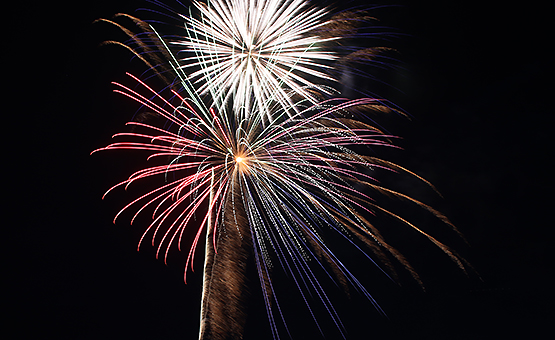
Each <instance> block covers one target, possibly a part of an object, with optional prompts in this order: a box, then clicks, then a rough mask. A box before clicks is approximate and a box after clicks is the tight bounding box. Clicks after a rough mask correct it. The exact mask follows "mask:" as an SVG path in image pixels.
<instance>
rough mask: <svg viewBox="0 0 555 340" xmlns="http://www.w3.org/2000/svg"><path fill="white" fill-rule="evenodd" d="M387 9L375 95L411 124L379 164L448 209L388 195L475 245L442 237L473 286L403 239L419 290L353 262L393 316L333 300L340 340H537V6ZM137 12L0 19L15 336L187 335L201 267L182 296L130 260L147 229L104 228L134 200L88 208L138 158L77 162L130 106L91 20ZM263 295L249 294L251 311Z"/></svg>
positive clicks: (90, 7)
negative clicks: (429, 212)
mask: <svg viewBox="0 0 555 340" xmlns="http://www.w3.org/2000/svg"><path fill="white" fill-rule="evenodd" d="M386 4H400V5H403V6H402V7H390V8H385V9H380V10H376V11H375V13H374V15H375V16H376V17H378V18H379V19H380V20H381V21H380V24H383V25H385V26H389V27H394V28H396V29H397V31H398V32H400V33H402V35H400V37H399V38H397V39H394V40H392V41H390V42H384V45H386V46H391V47H394V48H396V49H397V51H398V52H397V54H396V58H397V59H399V60H400V62H399V63H398V65H399V66H400V67H399V68H397V69H396V70H391V71H388V72H387V73H384V74H385V77H387V82H388V83H390V84H391V85H393V86H394V87H396V88H398V89H399V90H394V89H392V88H386V89H382V91H383V92H384V93H383V95H384V96H385V97H387V98H389V99H391V100H393V101H394V102H395V103H396V104H398V105H399V106H401V107H402V108H403V109H405V110H406V111H407V112H409V113H410V114H411V116H412V119H411V120H408V119H405V118H400V117H398V118H384V120H382V121H380V120H379V119H377V121H378V122H380V123H382V124H383V126H385V127H386V128H387V129H388V130H389V131H390V132H392V133H394V134H396V135H399V136H402V137H403V139H402V140H401V141H400V142H399V144H400V145H401V146H402V147H403V148H404V151H402V152H399V153H394V154H391V157H393V158H394V160H395V161H396V162H398V163H399V164H401V165H403V166H406V167H407V168H409V169H411V170H413V171H415V172H416V173H418V174H419V175H421V176H423V177H425V178H426V179H428V180H430V181H431V182H432V183H433V184H434V185H435V186H436V187H437V189H438V190H439V191H440V192H441V193H442V195H443V198H439V197H437V196H435V195H434V193H433V192H432V191H430V190H429V189H428V188H426V187H423V186H419V185H414V184H413V183H412V182H410V183H403V182H400V183H397V185H398V186H399V187H400V188H401V189H403V190H406V191H405V192H407V193H409V194H411V195H413V196H415V197H416V198H419V199H422V200H423V201H425V202H426V203H430V204H431V205H433V206H434V207H437V208H438V210H440V211H442V212H444V213H445V214H446V215H447V216H448V217H449V218H450V220H451V221H452V222H453V223H454V224H455V225H456V226H457V227H458V228H459V229H460V230H461V231H462V232H463V233H464V234H465V236H466V237H467V239H468V243H469V245H470V246H468V245H465V243H464V242H462V241H461V240H460V239H458V238H457V237H456V236H454V234H453V233H449V232H444V233H441V231H440V235H442V236H443V237H444V240H445V241H446V243H448V244H450V245H452V246H453V247H454V248H455V249H456V250H457V251H459V252H460V253H461V254H462V255H464V256H465V257H466V258H467V259H468V260H469V261H470V262H471V263H472V265H473V266H474V267H475V269H476V271H477V272H478V274H479V275H478V274H475V273H472V272H470V273H469V275H468V276H465V275H464V274H463V273H462V272H461V271H460V270H458V269H457V268H456V266H455V265H454V264H452V263H450V262H449V260H448V259H446V257H445V256H444V255H443V254H442V253H441V252H440V251H438V250H437V249H435V248H434V247H433V246H431V245H430V244H429V242H428V243H426V242H424V241H422V240H418V241H415V242H413V240H412V239H411V238H410V236H411V235H412V234H409V235H407V236H406V237H400V238H399V242H400V243H401V244H402V245H404V247H405V248H400V250H401V251H402V252H403V251H404V250H405V251H406V253H407V257H409V260H412V261H413V263H414V265H415V267H417V268H418V269H419V271H420V273H421V276H422V279H423V281H424V284H425V285H426V292H422V291H421V290H420V289H419V288H418V287H417V285H416V284H415V283H414V282H412V281H411V280H410V277H409V276H403V275H401V284H402V285H401V286H398V285H395V284H393V283H391V282H389V281H388V280H387V279H385V278H384V277H380V275H378V274H377V273H376V272H375V271H374V270H373V269H371V264H370V263H368V262H367V261H363V260H361V259H362V257H360V258H359V260H357V259H356V258H355V259H351V262H352V264H353V265H355V267H356V268H357V269H356V271H357V273H358V274H360V275H361V279H362V281H363V282H364V283H366V286H367V288H368V290H369V291H370V292H371V293H373V294H374V296H375V298H376V299H377V300H378V302H379V303H380V305H381V306H382V308H383V309H384V310H385V311H386V313H387V314H388V317H389V319H387V318H384V317H382V316H380V315H378V314H377V313H376V312H375V311H374V310H373V308H372V306H371V305H370V304H369V303H362V302H361V301H360V299H359V298H356V297H353V298H352V300H348V301H347V302H343V303H340V308H341V309H342V310H343V312H344V314H343V315H344V320H345V323H346V324H347V327H348V330H349V337H348V338H349V339H386V338H387V339H415V340H416V339H502V338H504V337H507V336H512V337H517V336H519V337H526V338H534V337H536V336H538V335H540V334H543V332H546V331H547V325H548V323H551V322H552V320H553V317H554V316H555V315H554V312H553V303H554V302H555V301H554V299H553V297H554V296H553V295H554V294H553V290H552V287H553V274H554V273H553V264H552V262H550V261H548V244H549V243H550V241H551V238H549V237H548V235H550V233H549V231H550V229H552V227H553V221H552V219H551V218H550V216H549V214H548V213H549V211H550V208H551V207H552V203H553V200H552V198H551V190H552V188H553V185H552V178H551V176H548V174H551V171H550V165H549V163H550V161H549V159H551V158H552V151H551V150H552V149H551V148H550V146H551V139H552V138H551V134H550V133H551V131H550V130H549V128H550V122H551V121H552V119H551V113H552V106H551V105H550V104H551V103H548V98H550V97H549V96H551V95H552V91H550V89H551V90H552V86H550V85H549V84H551V83H548V80H552V79H550V78H548V75H547V73H548V72H547V69H548V66H551V63H552V59H550V58H549V57H548V56H547V51H548V50H549V49H550V48H551V47H550V46H549V45H548V42H550V41H551V40H552V37H551V36H548V35H547V34H546V31H545V30H544V27H543V25H544V24H545V23H547V22H548V21H547V20H546V19H545V18H543V15H544V13H546V12H547V7H544V8H541V7H537V6H533V5H531V4H529V3H525V4H520V3H504V4H502V7H493V6H487V5H485V4H484V3H479V2H476V3H474V4H472V3H469V2H463V1H456V2H451V1H442V2H440V1H435V2H434V1H420V2H417V1H414V2H409V3H404V2H402V1H397V2H386ZM144 6H145V4H144V3H142V2H139V3H137V2H133V1H121V0H115V1H95V2H91V3H88V4H84V3H80V2H74V3H73V4H70V5H67V2H65V1H63V2H62V1H60V2H59V4H57V3H51V2H50V3H49V2H38V1H33V2H26V3H24V4H23V5H22V6H20V8H14V9H13V10H7V11H6V16H8V17H9V18H7V19H8V22H11V24H10V25H9V27H10V28H11V30H9V32H10V33H9V34H8V35H9V36H11V37H12V38H15V40H14V43H9V42H10V41H11V39H10V40H9V41H8V42H6V43H5V46H4V50H5V52H4V53H3V54H4V55H7V56H8V59H9V60H8V61H7V62H6V64H5V65H6V67H5V68H6V69H7V71H8V75H10V76H9V79H13V80H14V83H13V88H11V89H10V90H9V92H8V96H7V98H6V101H5V104H6V109H5V110H4V114H5V116H7V117H8V122H9V125H8V126H5V127H7V129H8V131H9V136H12V137H10V138H9V139H8V140H7V141H6V143H5V147H7V149H8V150H10V155H11V152H13V156H9V158H6V157H5V158H4V164H6V165H7V167H9V168H10V171H9V176H10V177H9V179H8V180H7V181H6V187H8V188H15V191H14V192H12V189H8V195H6V196H8V197H9V198H8V199H9V202H10V203H9V204H8V206H7V211H6V212H5V222H4V229H6V230H8V234H7V235H12V233H13V234H14V236H9V237H5V238H4V243H5V244H7V249H8V250H10V252H9V254H8V256H5V257H4V260H5V262H6V263H7V267H8V270H9V273H8V274H4V276H5V278H6V280H7V281H9V283H10V287H13V288H10V289H9V291H5V296H6V297H5V299H6V298H7V301H8V306H9V307H8V310H9V311H10V312H9V314H10V316H11V317H13V322H10V324H13V325H15V326H16V329H17V332H18V334H20V336H21V337H20V338H22V339H27V338H31V336H33V337H39V338H41V339H137V340H138V339H167V340H170V339H196V337H197V334H198V322H199V320H198V319H199V317H198V310H199V299H200V294H199V291H200V282H199V281H200V278H201V276H202V273H201V270H198V271H197V272H196V273H194V274H190V275H189V278H191V281H192V282H191V283H190V284H188V285H185V284H184V283H183V280H182V275H183V265H182V263H181V261H180V259H175V260H173V261H172V260H170V265H169V266H165V265H164V264H163V262H162V261H157V260H156V259H154V254H153V253H154V252H153V251H152V249H149V248H148V247H145V249H144V250H141V252H136V251H135V249H136V244H137V242H138V240H139V238H140V235H141V234H142V232H143V230H144V229H143V228H142V226H141V225H134V226H129V225H128V223H127V221H126V220H121V221H119V222H118V223H117V224H116V225H113V224H112V223H111V221H112V218H113V216H114V215H115V213H117V211H118V210H119V209H120V208H121V207H123V205H124V204H126V203H128V202H129V201H130V199H131V198H132V197H133V196H131V195H126V194H125V193H123V192H122V191H119V192H116V193H114V194H112V195H111V196H109V197H108V198H107V199H106V200H104V201H102V200H101V196H102V194H103V193H104V191H105V190H106V189H108V188H109V187H110V186H112V185H113V184H115V183H117V182H119V181H121V180H123V179H125V178H126V177H127V176H128V175H129V174H130V173H131V172H132V171H133V170H134V168H133V166H139V165H138V164H140V162H141V161H142V159H143V158H144V157H142V156H140V157H138V156H137V155H134V154H133V153H132V152H124V153H113V154H111V153H109V152H107V153H103V154H95V155H93V156H89V153H90V152H91V151H92V150H93V149H96V148H99V147H103V146H106V145H107V144H108V143H109V142H110V137H111V135H112V134H114V133H117V132H120V131H122V130H123V128H124V127H123V124H124V123H125V122H126V121H128V120H130V119H131V118H132V116H133V114H134V112H135V110H136V106H132V107H131V106H130V101H129V100H126V99H125V98H123V97H122V96H118V95H117V94H114V93H112V90H113V89H114V87H113V86H112V85H111V84H110V82H111V81H122V80H123V79H125V72H126V71H131V72H134V73H135V74H140V72H141V71H143V70H144V68H141V65H140V63H138V62H137V61H136V60H135V61H130V55H129V53H128V52H126V51H124V50H123V49H121V48H118V47H115V46H107V47H106V46H105V47H99V46H98V44H99V43H100V42H101V41H102V40H106V39H118V38H119V37H121V35H117V34H116V30H113V29H109V28H107V27H106V26H105V25H104V26H103V25H98V24H95V25H93V24H92V22H93V21H94V20H95V19H97V18H101V17H103V18H109V17H111V15H113V14H114V13H118V12H125V13H130V14H135V15H137V16H139V17H140V16H141V14H140V13H135V12H134V10H135V9H136V8H138V7H144ZM146 6H152V5H148V4H146ZM511 6H512V7H511ZM544 6H547V3H546V4H545V5H544ZM18 7H19V6H18ZM13 32H15V35H14V34H13ZM12 72H13V76H12ZM12 90H13V92H14V94H13V95H12V94H11V91H12ZM13 100H15V101H16V103H14V104H10V102H11V101H13ZM12 121H13V122H12ZM409 213H410V214H412V213H413V212H412V211H411V212H409ZM415 214H417V213H415ZM422 214H424V215H425V213H424V212H422ZM14 215H15V216H14ZM417 218H418V217H417ZM423 221H424V222H425V221H427V220H426V219H424V220H423ZM386 222H387V221H385V222H384V223H386ZM347 256H348V257H349V256H350V255H349V254H348V255H347ZM177 257H179V256H177ZM197 268H199V269H200V268H202V267H201V266H200V265H199V266H198V267H197ZM366 268H369V269H368V270H366ZM254 284H255V285H256V284H257V282H254ZM258 297H259V296H258V295H257V291H253V299H256V298H258ZM259 302H260V301H257V300H254V302H253V303H252V306H250V307H249V308H251V310H252V311H253V312H252V313H251V314H252V315H253V317H252V319H249V320H248V322H247V328H248V329H247V335H246V338H248V339H269V338H271V336H270V333H269V330H268V327H267V321H266V317H265V312H264V310H263V308H262V307H261V306H260V305H259V304H258V303H259ZM293 318H296V316H294V317H293ZM8 320H10V319H8ZM305 324H306V327H305V326H304V325H305ZM292 329H293V331H295V332H298V334H299V336H298V337H294V339H310V338H314V339H319V337H318V335H317V334H314V337H311V336H310V334H313V333H314V326H313V325H312V324H310V322H309V320H306V322H305V323H301V322H299V323H295V322H293V324H292ZM261 334H262V335H261ZM328 339H336V337H335V336H334V335H333V333H332V335H330V337H329V338H328Z"/></svg>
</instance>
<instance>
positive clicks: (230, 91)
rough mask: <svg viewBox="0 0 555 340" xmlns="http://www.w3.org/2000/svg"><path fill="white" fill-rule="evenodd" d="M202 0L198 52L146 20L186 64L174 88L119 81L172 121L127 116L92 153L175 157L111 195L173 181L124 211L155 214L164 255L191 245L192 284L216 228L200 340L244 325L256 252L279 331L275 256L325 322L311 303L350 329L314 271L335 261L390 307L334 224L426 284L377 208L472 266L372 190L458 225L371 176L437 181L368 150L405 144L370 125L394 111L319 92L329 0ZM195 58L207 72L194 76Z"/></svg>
mask: <svg viewBox="0 0 555 340" xmlns="http://www.w3.org/2000/svg"><path fill="white" fill-rule="evenodd" d="M195 6H196V8H197V9H199V10H200V12H201V14H202V18H201V19H200V20H197V19H193V18H190V17H184V18H185V20H186V22H187V27H188V30H187V34H188V39H187V40H184V41H181V42H179V43H178V44H181V45H183V46H186V47H187V48H188V49H189V51H190V52H194V53H195V57H191V59H188V58H185V59H181V60H179V59H178V58H176V57H174V55H173V54H172V53H171V52H170V49H169V48H168V47H167V45H166V44H165V43H164V42H163V40H162V39H161V38H160V37H159V36H158V35H157V34H156V32H155V31H154V30H150V31H149V30H147V29H145V31H149V32H150V35H149V36H150V37H156V39H158V42H157V43H155V46H157V47H158V48H161V49H162V50H161V52H162V53H161V54H162V56H163V57H164V58H166V59H167V60H166V61H167V65H169V69H170V70H171V72H173V73H174V74H176V75H177V77H176V79H178V81H177V82H172V84H171V87H172V89H171V93H168V94H166V95H163V94H162V92H158V91H156V90H154V89H152V88H151V87H149V86H148V85H147V84H146V83H145V82H144V81H142V80H141V79H139V78H138V77H135V76H133V75H131V74H129V76H130V77H131V78H132V79H133V82H134V83H135V85H138V86H135V87H131V86H126V85H123V84H119V83H114V84H115V85H116V86H117V90H116V92H118V93H121V94H123V95H125V96H127V97H129V98H131V99H133V100H135V101H136V102H138V103H140V104H141V105H142V106H144V107H145V108H147V109H148V110H149V111H151V112H153V113H155V114H156V115H158V116H159V117H160V118H162V119H163V120H164V121H165V122H166V123H165V124H164V127H162V126H158V125H156V124H146V123H144V122H138V121H131V122H129V123H128V125H129V126H131V127H132V128H133V130H132V131H131V132H126V133H119V134H116V135H115V136H114V137H115V138H117V139H120V140H122V141H116V142H114V143H112V144H110V145H108V146H107V147H104V148H101V149H98V150H95V151H99V150H117V149H124V150H144V151H148V152H149V153H150V155H149V157H148V158H149V159H159V160H167V161H161V162H160V163H161V164H160V165H156V166H152V167H148V168H145V169H142V170H140V171H137V172H135V173H134V174H132V175H131V176H130V177H129V178H128V179H127V180H125V181H123V182H121V183H119V184H117V185H115V186H114V187H112V188H111V189H110V190H108V192H110V191H112V190H113V189H115V188H117V187H128V186H130V185H134V184H135V183H136V182H141V181H144V180H146V179H148V178H152V179H156V178H162V179H163V180H164V182H163V184H162V185H160V186H158V187H156V188H155V189H153V190H151V191H149V192H146V193H144V194H143V195H142V196H140V197H138V198H137V199H135V200H133V201H132V202H130V203H129V204H127V205H126V206H125V207H124V208H123V209H122V210H121V211H120V212H119V213H118V214H117V215H116V217H115V219H117V218H118V217H119V216H120V215H121V214H122V213H123V212H124V211H134V212H135V213H134V216H133V217H132V219H131V223H133V221H135V219H136V217H137V216H138V215H139V214H146V213H150V214H152V222H151V223H150V225H149V226H148V227H147V228H146V230H145V232H144V234H143V236H142V237H141V239H140V242H139V247H140V246H141V244H142V243H144V242H146V241H147V239H150V240H151V243H152V245H153V246H156V247H157V253H156V256H157V257H163V258H164V260H165V261H166V259H167V257H168V253H169V251H170V249H172V247H176V248H177V249H179V250H180V251H181V250H187V251H188V256H187V260H186V264H185V281H186V278H187V273H188V268H189V267H190V266H192V263H193V260H194V256H195V253H196V248H197V247H198V245H199V242H200V241H201V238H202V236H203V235H204V233H206V243H205V244H206V259H205V267H204V287H205V291H204V293H203V303H202V310H201V331H200V333H201V339H219V338H226V337H231V338H235V337H240V335H241V334H242V327H243V325H244V319H245V315H243V314H242V311H243V309H242V308H241V304H242V303H243V301H244V288H245V287H244V286H245V276H246V263H247V262H249V261H252V262H253V263H254V266H255V268H256V271H257V273H258V278H259V280H260V285H261V287H262V292H263V297H264V302H265V305H266V310H267V313H268V318H269V321H270V326H271V330H272V333H273V336H274V338H279V333H280V329H279V328H280V327H279V325H280V324H283V325H285V327H286V316H284V315H283V313H282V312H281V308H280V305H279V300H278V296H277V294H276V291H275V289H274V288H275V287H274V284H273V282H272V275H271V273H272V269H273V268H274V267H276V266H279V267H280V268H282V269H283V271H284V272H285V273H286V274H287V275H288V277H290V278H291V280H292V281H293V282H294V284H295V285H296V286H297V288H298V291H299V293H300V295H301V296H302V299H303V301H304V304H305V307H306V308H307V309H308V311H309V312H310V314H311V315H312V316H313V318H314V322H315V323H316V325H317V326H318V328H319V329H321V328H320V323H319V322H320V321H318V319H317V318H316V317H314V313H313V311H314V309H316V308H324V309H325V310H327V312H328V314H329V317H330V318H331V320H332V321H333V323H334V324H335V325H336V327H337V329H338V330H339V332H340V333H341V334H342V335H343V336H345V330H344V327H343V324H342V322H341V319H340V317H339V314H338V312H337V311H336V310H335V308H334V306H333V304H332V302H331V299H330V298H329V297H328V295H327V293H326V291H325V290H324V288H323V285H321V283H320V281H319V280H320V278H319V277H318V275H317V274H316V271H317V272H321V271H324V272H326V273H327V274H328V276H329V277H330V278H333V279H332V280H335V282H336V283H337V284H338V285H339V286H343V287H344V288H345V289H348V287H354V288H355V289H356V290H357V291H358V292H360V293H361V294H362V295H364V296H366V297H367V298H368V299H369V300H370V301H371V302H372V304H374V306H375V307H376V308H377V309H378V310H380V307H379V306H378V305H377V303H376V302H375V301H374V299H373V298H372V296H371V295H370V294H369V293H368V292H367V290H366V289H365V288H364V286H363V285H362V284H361V283H360V282H359V281H358V280H357V278H356V277H355V276H354V275H353V274H352V273H351V272H350V271H349V270H348V268H347V267H346V266H345V265H344V264H343V262H342V261H341V260H340V258H339V257H338V256H337V255H336V254H335V253H334V252H333V250H332V249H330V247H329V245H328V243H327V242H326V239H325V237H324V236H323V235H324V234H325V233H328V232H331V233H335V234H336V235H340V236H341V237H343V238H344V239H345V240H347V242H350V243H352V244H353V245H355V246H356V247H357V248H359V249H360V250H362V248H360V247H359V246H357V244H358V245H364V246H366V249H367V250H369V251H371V252H372V253H373V254H374V256H373V257H372V258H374V259H375V260H376V262H374V263H375V264H376V265H378V262H381V263H383V264H385V266H386V267H387V268H386V271H387V272H389V273H392V274H393V273H394V270H393V266H392V264H391V262H390V260H389V256H392V257H394V258H395V259H396V260H398V261H399V262H400V263H401V264H402V265H403V266H404V267H405V268H406V269H407V270H408V271H409V272H410V273H411V274H412V276H413V277H414V278H415V279H416V280H417V281H418V282H420V279H419V277H418V274H417V273H416V272H415V271H414V269H413V268H412V267H411V266H410V264H409V263H408V262H407V261H406V259H405V258H404V257H403V255H401V254H400V253H399V252H398V251H397V250H396V249H395V248H393V247H391V246H390V245H389V244H388V243H387V242H386V240H385V239H384V238H383V237H382V235H381V234H380V232H379V231H378V229H377V228H376V227H375V226H374V225H373V224H372V223H371V222H370V218H371V217H372V216H374V215H376V214H385V215H389V216H391V217H393V218H394V219H396V220H398V221H399V222H401V223H402V224H405V225H406V226H409V227H410V228H412V229H414V230H416V231H418V232H419V233H420V234H422V235H423V236H424V237H426V238H428V239H429V240H430V241H432V242H433V243H434V244H435V245H437V246H438V247H440V248H441V249H442V250H443V251H444V252H445V253H446V254H447V255H448V256H449V257H450V258H451V259H452V260H453V261H454V262H455V263H457V265H458V266H459V267H460V268H461V269H463V270H464V265H463V262H464V260H463V259H462V258H460V257H459V256H458V255H457V254H456V253H455V252H454V251H452V250H451V249H450V248H448V247H447V246H445V245H444V244H442V243H441V242H439V241H438V240H436V239H435V238H434V237H432V236H431V235H429V234H428V233H426V232H424V231H423V230H422V229H420V228H418V227H417V226H415V225H413V224H412V223H410V222H409V221H407V220H406V219H404V218H403V217H401V216H399V215H397V214H395V213H393V212H391V211H389V210H387V209H385V208H383V207H381V206H380V205H379V204H378V203H377V202H376V201H375V199H374V196H375V195H376V194H379V195H386V196H391V197H395V198H399V199H402V200H405V201H408V202H412V203H414V204H417V205H419V206H421V207H422V208H424V209H426V210H428V211H430V212H431V213H432V214H434V215H435V216H437V217H438V218H440V219H441V220H443V221H444V222H445V223H446V224H448V225H450V226H452V225H451V223H450V222H449V221H448V220H447V218H445V216H443V215H442V214H440V213H439V212H437V211H436V210H434V209H433V208H431V207H429V206H427V205H425V204H423V203H422V202H419V201H417V200H415V199H413V198H411V197H409V196H407V195H404V194H402V193H399V192H396V191H394V190H391V189H388V188H385V187H383V186H381V185H380V184H379V182H378V181H376V180H375V179H374V178H373V177H372V170H374V169H384V170H390V171H394V172H405V173H408V174H410V175H412V176H415V177H416V178H418V179H420V180H422V181H424V182H425V183H427V184H429V183H428V182H426V181H425V180H424V179H422V178H420V177H419V176H417V175H416V174H414V173H412V172H410V171H408V170H406V169H404V168H402V167H401V166H398V165H396V164H393V163H391V162H388V161H385V160H382V159H380V158H377V157H374V156H370V155H368V153H364V152H361V150H369V148H370V147H372V148H374V147H396V146H395V145H394V144H393V143H392V140H394V139H395V136H392V135H389V134H387V133H385V132H383V131H381V130H380V129H378V128H377V127H375V126H373V125H370V124H368V123H366V122H365V121H364V117H365V116H364V114H363V113H364V112H368V111H378V112H382V113H387V112H392V111H393V110H391V109H390V107H389V106H388V105H386V102H384V101H383V100H379V99H375V98H369V97H363V98H359V99H355V100H349V99H345V98H333V97H330V98H329V99H326V100H319V99H318V97H319V96H317V95H314V94H313V93H314V92H312V89H314V88H318V87H319V86H318V85H315V84H313V83H312V82H311V81H310V80H308V78H313V79H318V78H324V79H327V78H328V76H327V75H326V73H323V72H321V71H319V69H321V68H325V66H324V65H320V64H318V63H317V61H318V60H324V59H326V58H328V59H329V58H333V54H331V52H324V51H321V50H320V49H319V48H318V45H319V44H320V43H322V42H325V41H327V40H332V39H334V38H319V37H318V36H313V35H311V34H312V33H314V32H316V29H317V28H322V26H323V25H324V24H325V21H322V18H324V16H325V15H326V14H327V12H326V11H325V10H322V9H315V8H310V7H309V6H308V5H307V2H306V1H302V0H287V1H285V3H284V4H282V3H281V1H274V0H266V1H264V0H259V1H255V0H234V1H231V2H224V1H219V0H218V1H214V2H211V3H210V5H206V4H203V3H199V2H196V3H195ZM156 39H155V40H156ZM135 41H138V40H135ZM142 46H146V45H145V44H143V45H142ZM363 54H364V53H363ZM141 57H142V56H141ZM145 57H148V56H145ZM157 58H158V57H157ZM144 60H145V61H146V59H144ZM189 67H193V68H195V67H196V68H198V70H197V71H192V73H191V74H188V73H187V70H188V68H189ZM191 80H194V81H196V83H201V85H200V86H196V85H193V84H191ZM133 88H137V89H136V90H135V89H133ZM206 98H209V99H208V100H207V99H206ZM108 192H107V193H108ZM198 216H200V218H198ZM115 219H114V221H115ZM452 227H453V228H454V226H452ZM186 230H187V232H186ZM189 230H193V231H194V233H193V235H194V236H193V237H192V240H191V239H189V238H187V237H186V236H184V235H186V234H188V232H189ZM355 240H356V242H355ZM187 248H188V249H187ZM364 254H365V255H366V253H364ZM367 256H368V255H367ZM368 257H369V258H370V256H368ZM372 261H374V260H372ZM315 270H316V271H315ZM386 271H384V273H385V272H386ZM312 297H314V298H312ZM276 311H277V313H276Z"/></svg>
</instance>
